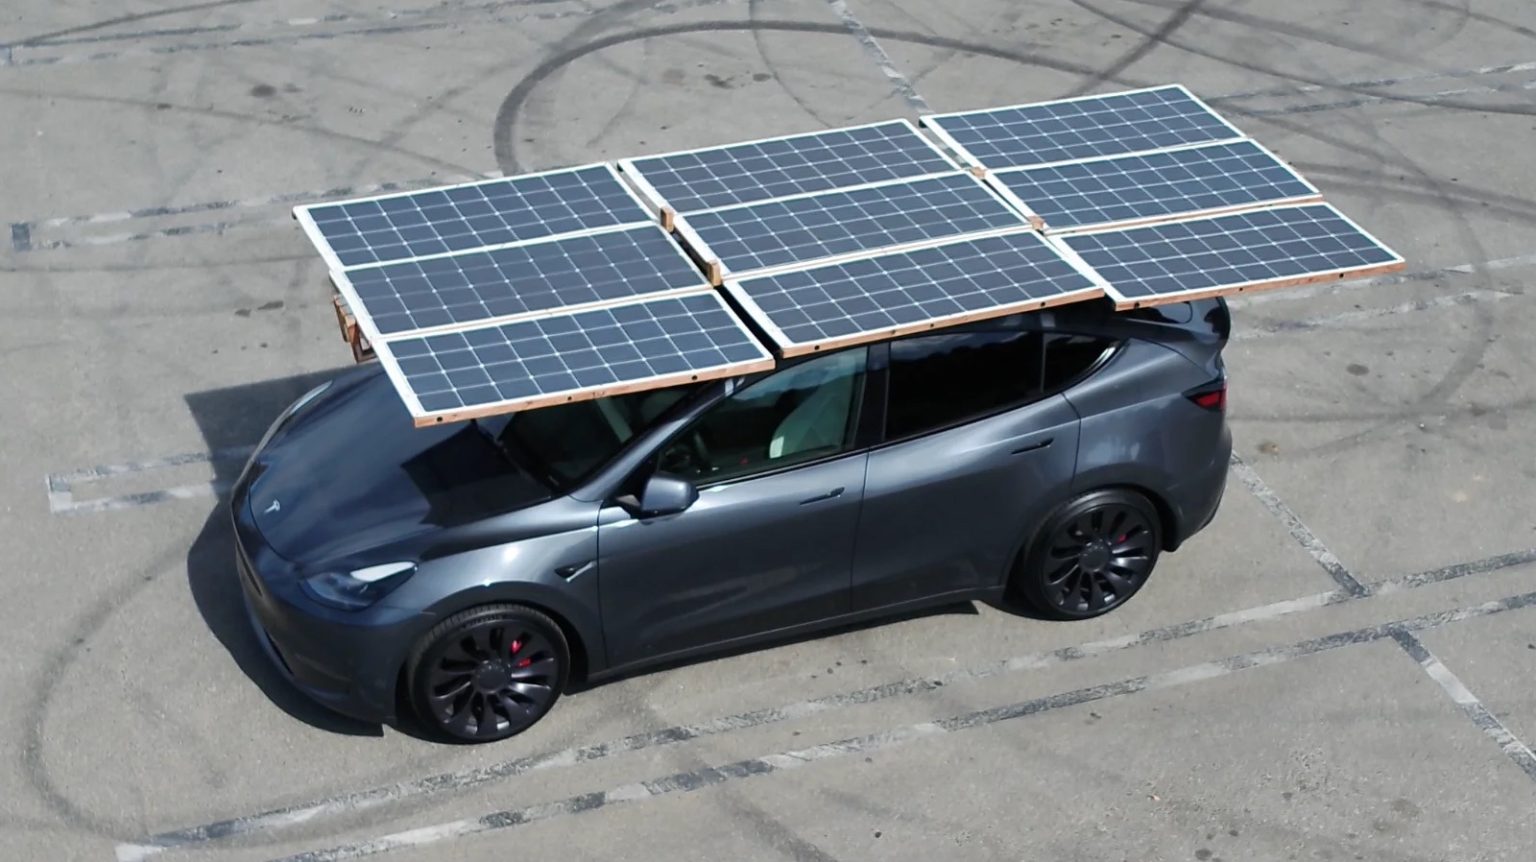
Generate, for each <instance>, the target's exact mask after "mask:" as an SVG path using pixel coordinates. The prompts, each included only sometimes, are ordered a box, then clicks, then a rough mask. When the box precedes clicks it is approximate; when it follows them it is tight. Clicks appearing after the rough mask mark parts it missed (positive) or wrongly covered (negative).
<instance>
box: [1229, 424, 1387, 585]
mask: <svg viewBox="0 0 1536 862" xmlns="http://www.w3.org/2000/svg"><path fill="white" fill-rule="evenodd" d="M1231 463H1232V472H1233V473H1235V474H1236V475H1237V478H1238V480H1239V481H1241V482H1242V483H1243V486H1244V487H1246V488H1247V489H1248V490H1249V492H1251V493H1252V494H1253V496H1255V497H1257V498H1258V500H1259V502H1260V503H1262V504H1263V505H1264V508H1266V509H1268V510H1269V512H1270V514H1272V515H1274V516H1275V517H1276V518H1279V519H1280V522H1281V523H1282V524H1284V525H1285V528H1286V530H1287V531H1288V532H1289V533H1290V534H1291V538H1293V539H1295V540H1296V541H1297V542H1298V543H1299V544H1300V545H1301V546H1302V547H1303V548H1305V549H1306V551H1307V553H1309V554H1311V555H1312V559H1313V560H1315V561H1317V564H1318V565H1319V566H1321V567H1322V569H1323V571H1325V572H1327V573H1328V575H1329V576H1330V577H1332V578H1333V580H1334V582H1335V583H1337V584H1338V585H1339V586H1340V587H1342V588H1344V590H1345V591H1346V592H1348V593H1350V594H1352V595H1357V596H1366V595H1369V594H1370V590H1368V589H1367V588H1366V586H1365V585H1364V584H1362V583H1360V582H1359V581H1357V580H1355V576H1354V575H1352V574H1350V572H1349V570H1348V569H1346V568H1344V564H1343V563H1342V562H1340V560H1339V558H1338V557H1337V556H1335V555H1334V553H1333V552H1332V551H1330V550H1328V547H1327V546H1326V545H1324V544H1323V541H1322V540H1321V539H1319V538H1318V537H1317V535H1316V534H1315V533H1313V532H1312V530H1311V528H1309V527H1308V526H1307V525H1306V524H1304V523H1302V521H1301V516H1299V515H1297V514H1296V512H1295V511H1294V510H1293V509H1291V507H1290V506H1287V505H1286V504H1285V501H1284V500H1281V499H1280V495H1279V494H1276V493H1275V492H1274V489H1272V488H1270V487H1269V485H1267V484H1265V482H1264V480H1263V479H1261V478H1259V474H1258V473H1256V472H1254V469H1253V468H1252V467H1250V466H1248V462H1247V461H1244V460H1243V459H1242V458H1240V457H1238V455H1237V453H1236V452H1234V453H1232V461H1231Z"/></svg>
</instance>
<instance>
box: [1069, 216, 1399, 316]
mask: <svg viewBox="0 0 1536 862" xmlns="http://www.w3.org/2000/svg"><path fill="white" fill-rule="evenodd" d="M1056 241H1058V242H1061V243H1063V244H1064V245H1066V246H1067V247H1068V248H1070V249H1071V250H1072V251H1074V252H1076V253H1077V254H1078V255H1079V256H1080V257H1081V258H1082V260H1083V261H1084V262H1085V263H1087V265H1089V266H1091V267H1093V269H1094V270H1096V271H1097V272H1098V273H1099V274H1100V275H1101V276H1103V277H1104V280H1105V281H1107V282H1108V283H1109V285H1110V295H1111V297H1113V298H1114V299H1115V301H1116V305H1117V306H1118V307H1119V308H1136V307H1139V306H1144V305H1158V304H1162V303H1167V302H1182V301H1185V300H1189V299H1195V298H1199V297H1201V296H1211V295H1216V294H1218V293H1222V294H1225V293H1236V292H1239V291H1242V290H1252V289H1255V288H1265V287H1283V286H1286V285H1294V284H1304V283H1307V282H1315V281H1325V280H1333V279H1339V278H1345V277H1358V276H1363V275H1371V274H1375V273H1380V272H1388V271H1391V270H1394V269H1397V268H1399V267H1400V266H1401V265H1402V264H1403V259H1402V258H1401V257H1399V256H1398V255H1397V254H1396V253H1395V252H1393V251H1392V250H1390V249H1388V248H1386V247H1385V246H1383V245H1382V244H1381V243H1380V242H1379V241H1378V240H1377V239H1376V238H1375V237H1373V236H1371V235H1370V234H1368V233H1366V232H1365V231H1364V230H1363V229H1361V228H1360V227H1359V226H1358V225H1356V224H1355V223H1354V222H1352V221H1350V220H1349V219H1348V218H1346V217H1345V216H1344V215H1343V214H1342V213H1340V212H1339V211H1338V210H1336V209H1334V208H1333V207H1332V206H1331V205H1329V204H1322V203H1318V204H1304V205H1296V206H1284V207H1274V208H1266V209H1258V210H1251V211H1247V212H1240V213H1233V214H1230V215H1220V216H1210V217H1206V218H1196V219H1185V220H1180V221H1172V222H1163V223H1159V224H1154V225H1147V226H1145V227H1136V228H1128V229H1127V228H1108V229H1104V230H1097V231H1089V232H1085V233H1078V234H1064V235H1062V236H1060V237H1058V238H1057V240H1056Z"/></svg>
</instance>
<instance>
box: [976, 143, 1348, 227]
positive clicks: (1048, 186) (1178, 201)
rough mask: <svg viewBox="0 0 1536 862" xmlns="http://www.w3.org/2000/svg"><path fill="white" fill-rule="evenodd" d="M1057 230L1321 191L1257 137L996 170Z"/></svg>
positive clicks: (1277, 200)
mask: <svg viewBox="0 0 1536 862" xmlns="http://www.w3.org/2000/svg"><path fill="white" fill-rule="evenodd" d="M994 177H995V179H996V181H997V182H999V183H1001V184H1002V185H1003V186H1005V187H1006V188H1007V189H1008V191H1010V192H1012V193H1013V194H1014V195H1017V196H1018V198H1019V199H1020V200H1021V201H1023V202H1024V203H1025V204H1026V205H1027V206H1028V207H1029V208H1030V209H1031V210H1032V211H1034V212H1035V213H1036V214H1037V215H1039V216H1040V218H1041V219H1042V220H1043V221H1044V222H1045V224H1047V225H1049V226H1050V227H1051V228H1052V229H1053V230H1074V229H1078V228H1085V227H1092V226H1094V225H1103V224H1110V223H1113V222H1130V221H1147V220H1155V219H1159V218H1165V217H1168V216H1172V215H1179V214H1185V213H1190V214H1192V213H1199V212H1206V211H1214V210H1229V209H1235V208H1240V207H1246V206H1251V205H1254V204H1267V203H1280V202H1284V201H1298V200H1303V199H1309V198H1317V197H1318V191H1317V189H1316V188H1315V187H1314V186H1313V185H1312V184H1311V183H1309V182H1307V181H1306V180H1305V179H1302V177H1301V175H1299V174H1297V173H1296V172H1295V171H1293V170H1291V169H1290V168H1289V167H1286V166H1285V165H1284V164H1283V163H1282V162H1281V161H1280V160H1279V159H1277V158H1275V157H1274V156H1273V155H1271V154H1270V153H1269V152H1268V151H1266V150H1265V149H1264V148H1263V147H1261V146H1259V145H1258V144H1257V143H1255V142H1253V141H1246V140H1244V141H1232V142H1228V143H1217V144H1204V145H1201V146H1195V147H1189V148H1186V149H1181V150H1159V151H1157V152H1152V153H1145V154H1141V155H1130V156H1113V157H1110V158H1104V159H1091V160H1088V161H1080V162H1062V163H1058V164H1055V165H1046V166H1043V167H1036V168H1016V169H1010V170H1002V171H998V172H996V174H994Z"/></svg>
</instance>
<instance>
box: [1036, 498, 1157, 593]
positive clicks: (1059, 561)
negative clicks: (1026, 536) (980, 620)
mask: <svg viewBox="0 0 1536 862" xmlns="http://www.w3.org/2000/svg"><path fill="white" fill-rule="evenodd" d="M1161 549H1162V526H1161V524H1160V523H1159V521H1158V516H1157V509H1156V508H1154V507H1153V506H1152V504H1151V503H1150V502H1149V501H1148V500H1147V499H1146V498H1145V497H1143V496H1142V495H1140V494H1137V493H1134V492H1131V491H1125V490H1120V489H1111V490H1104V491H1094V492H1091V493H1088V494H1084V495H1082V496H1080V497H1077V498H1075V499H1073V500H1072V501H1070V502H1068V503H1067V504H1066V505H1065V506H1063V507H1061V508H1060V509H1058V510H1057V512H1056V514H1055V515H1054V516H1052V517H1051V518H1050V519H1049V520H1048V521H1047V522H1046V524H1045V527H1044V529H1042V530H1041V531H1040V533H1039V534H1038V538H1037V539H1036V541H1035V545H1034V548H1033V550H1032V551H1031V552H1030V554H1029V556H1028V558H1027V559H1026V561H1025V564H1024V565H1023V567H1021V568H1020V569H1019V570H1018V571H1016V572H1015V573H1014V577H1013V585H1014V587H1015V588H1016V589H1017V590H1018V591H1019V592H1020V593H1021V594H1022V595H1023V597H1024V599H1025V600H1026V601H1028V602H1029V604H1030V605H1031V606H1033V607H1034V608H1035V609H1036V610H1038V611H1040V612H1041V613H1044V614H1047V615H1049V616H1052V617H1056V618H1058V619H1074V620H1081V619H1088V618H1090V617H1096V616H1099V615H1100V614H1104V613H1108V612H1109V611H1112V610H1114V609H1115V608H1118V607H1120V606H1121V605H1123V604H1125V603H1126V601H1128V600H1129V599H1130V598H1131V596H1133V595H1135V594H1136V591H1137V590H1140V589H1141V587H1142V585H1143V584H1145V583H1146V582H1147V578H1148V577H1149V576H1151V574H1152V569H1153V567H1154V566H1156V565H1157V557H1158V553H1159V551H1160V550H1161Z"/></svg>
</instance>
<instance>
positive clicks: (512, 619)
mask: <svg viewBox="0 0 1536 862" xmlns="http://www.w3.org/2000/svg"><path fill="white" fill-rule="evenodd" d="M569 672H570V648H569V646H568V645H567V644H566V641H565V636H564V634H562V633H561V631H560V627H559V626H558V625H556V624H555V622H554V621H553V620H551V619H550V618H549V617H547V616H545V615H544V614H541V613H539V612H538V611H535V610H533V609H532V608H526V607H523V606H521V605H490V606H486V607H482V608H473V609H471V610H467V611H461V612H460V613H457V614H454V615H453V616H451V617H449V618H448V619H446V620H443V621H442V622H441V623H439V624H437V625H436V626H435V627H433V629H432V630H431V631H429V632H427V634H426V635H425V636H424V637H423V638H422V639H421V642H420V643H419V645H418V646H417V648H416V650H415V651H414V652H412V654H411V658H410V661H409V663H408V664H407V679H408V680H410V687H411V698H412V703H413V705H414V707H415V709H416V714H417V716H418V717H419V718H420V719H421V720H422V721H423V722H424V723H426V724H427V725H428V726H429V727H430V728H431V729H433V730H435V731H437V732H439V733H441V734H445V735H447V736H449V737H451V738H453V739H457V740H462V741H466V742H494V741H496V740H499V739H506V738H507V737H509V736H513V735H515V734H518V733H521V732H523V731H524V730H527V729H528V728H530V727H532V726H533V725H534V724H535V723H536V722H537V721H538V720H539V719H541V718H543V717H544V715H545V714H546V713H548V712H549V710H550V708H551V707H553V706H554V705H555V701H556V700H558V699H559V697H560V693H561V692H562V691H563V690H564V689H565V683H566V679H567V676H568V674H569Z"/></svg>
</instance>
